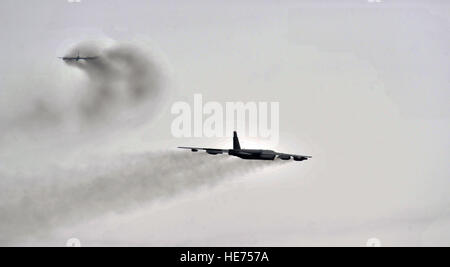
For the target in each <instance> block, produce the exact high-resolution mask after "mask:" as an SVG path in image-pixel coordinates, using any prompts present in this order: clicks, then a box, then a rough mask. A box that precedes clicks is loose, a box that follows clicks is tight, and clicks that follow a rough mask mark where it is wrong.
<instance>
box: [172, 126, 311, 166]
mask: <svg viewBox="0 0 450 267" xmlns="http://www.w3.org/2000/svg"><path fill="white" fill-rule="evenodd" d="M178 148H182V149H190V150H191V151H192V152H198V151H199V150H205V151H206V153H208V154H211V155H217V154H223V153H227V154H228V155H230V156H235V157H239V158H241V159H253V160H274V159H275V158H276V157H278V158H279V159H282V160H290V159H291V158H293V159H294V160H295V161H303V160H307V159H309V158H311V156H303V155H294V154H286V153H279V152H276V151H273V150H264V149H243V148H241V145H240V144H239V138H238V136H237V133H236V132H234V133H233V149H217V148H201V147H184V146H182V147H178Z"/></svg>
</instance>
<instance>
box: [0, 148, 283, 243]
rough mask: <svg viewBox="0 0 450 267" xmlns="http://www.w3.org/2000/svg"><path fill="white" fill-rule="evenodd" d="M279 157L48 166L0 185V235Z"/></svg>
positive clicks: (160, 156)
mask: <svg viewBox="0 0 450 267" xmlns="http://www.w3.org/2000/svg"><path fill="white" fill-rule="evenodd" d="M283 162H284V161H281V160H275V161H245V160H241V159H237V158H230V157H228V156H226V155H216V156H211V155H207V154H190V153H188V152H183V151H181V152H175V151H174V152H172V151H165V152H154V153H145V154H136V155H130V156H121V157H118V158H115V159H112V160H108V161H107V162H103V163H100V164H95V163H93V164H91V165H90V166H86V165H82V166H80V167H79V168H72V169H55V168H52V169H51V170H48V171H47V172H43V173H35V174H33V177H25V179H27V178H30V181H34V182H33V183H22V184H21V185H20V186H17V185H16V187H15V188H14V192H5V190H8V189H7V188H5V187H4V186H3V185H2V187H1V191H3V192H1V197H0V200H1V204H0V214H1V220H0V241H2V242H6V243H8V242H13V241H14V242H20V240H22V239H24V238H25V239H26V238H32V237H33V236H35V235H36V234H39V235H42V234H45V233H46V232H48V231H51V229H54V228H56V227H58V226H64V225H73V224H77V223H78V222H86V221H89V220H90V219H93V218H95V217H97V216H101V215H104V214H107V213H111V212H123V211H126V210H132V209H133V208H137V207H139V206H140V205H143V204H149V203H151V201H152V200H155V199H164V198H170V197H173V196H175V195H177V194H179V193H181V192H183V191H185V190H195V189H198V188H201V187H204V186H213V185H215V184H217V183H219V182H221V181H223V180H224V179H225V178H231V177H233V176H236V175H239V176H242V175H245V174H247V173H249V172H252V171H256V170H260V169H263V168H265V167H269V166H277V165H279V164H282V163H283ZM0 175H2V174H0ZM4 175H5V174H3V175H2V176H4ZM9 175H10V177H2V180H1V181H2V183H4V181H5V180H9V181H11V180H14V179H18V180H23V179H24V177H23V176H21V177H15V176H14V174H9ZM17 175H19V174H17ZM36 176H37V177H36ZM36 179H38V180H36ZM22 241H23V240H22Z"/></svg>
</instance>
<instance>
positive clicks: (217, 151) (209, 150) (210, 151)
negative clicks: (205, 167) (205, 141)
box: [178, 146, 228, 155]
mask: <svg viewBox="0 0 450 267" xmlns="http://www.w3.org/2000/svg"><path fill="white" fill-rule="evenodd" d="M178 148H181V149H190V150H191V151H192V152H197V151H199V150H205V151H206V153H208V154H212V155H216V154H223V153H228V149H218V148H205V147H186V146H179V147H178Z"/></svg>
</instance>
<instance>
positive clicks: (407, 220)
mask: <svg viewBox="0 0 450 267" xmlns="http://www.w3.org/2000/svg"><path fill="white" fill-rule="evenodd" d="M449 7H450V5H449V4H448V3H447V1H389V0H384V1H382V2H381V3H371V2H369V1H364V0H354V1H226V2H225V1H119V0H114V1H113V0H108V1H106V0H82V1H81V2H80V3H68V2H67V1H64V0H58V1H57V0H45V1H44V0H41V1H23V0H21V1H1V3H0V29H1V31H0V36H1V40H2V42H0V51H1V53H2V56H1V58H2V60H1V62H2V63H1V64H0V90H1V91H0V105H1V106H0V111H1V112H2V113H1V114H0V127H1V131H2V136H0V137H1V138H2V139H0V145H1V146H2V147H3V149H2V151H1V152H0V159H2V162H3V164H2V163H0V175H3V177H0V178H1V179H3V181H2V186H3V189H2V190H4V191H8V192H9V193H10V194H12V195H14V194H15V193H14V191H15V190H16V188H17V187H18V183H19V182H17V181H16V180H15V179H19V180H21V179H20V178H21V173H23V172H31V173H33V172H34V170H36V169H38V170H42V173H44V174H45V173H51V172H52V170H53V168H54V165H53V164H54V162H55V161H58V162H60V163H61V162H62V163H61V164H64V166H68V168H75V167H76V168H79V166H81V165H83V164H90V165H89V166H91V168H94V167H92V166H95V162H94V163H93V162H90V163H86V162H85V161H87V160H86V158H88V157H91V156H93V157H96V158H97V159H98V158H100V159H101V161H102V164H106V165H109V164H116V161H115V160H110V159H109V158H115V155H118V154H124V153H132V154H134V153H145V152H148V151H156V150H166V149H173V148H174V147H176V146H178V145H199V146H230V145H231V141H230V140H228V139H225V138H224V139H217V138H184V139H176V138H173V137H172V135H171V133H170V124H171V122H172V120H173V118H174V115H172V114H170V105H171V104H172V103H173V102H175V101H179V100H182V101H188V102H190V101H192V99H193V94H194V93H201V94H202V95H203V98H204V100H205V101H218V102H225V101H244V102H245V101H267V102H270V101H278V102H279V103H280V140H279V144H278V146H276V147H269V148H273V149H276V150H280V151H286V152H291V153H299V154H308V155H312V156H313V159H312V160H310V161H306V162H301V163H298V162H291V163H289V164H284V165H281V166H270V167H268V168H264V169H262V170H261V169H257V170H256V171H252V172H248V171H246V170H245V169H243V175H231V176H227V177H226V179H223V180H221V183H217V184H215V185H214V186H207V187H197V188H195V189H194V190H189V191H185V192H184V193H182V194H179V195H175V196H173V197H170V198H165V199H164V200H159V201H157V202H155V201H145V200H142V203H141V202H139V205H137V206H136V205H133V206H132V207H131V206H130V208H129V209H128V208H127V207H124V208H121V209H119V211H117V210H116V209H112V208H111V210H106V212H104V211H102V213H99V214H98V216H88V217H82V218H80V220H79V221H77V220H75V221H74V219H73V218H72V219H71V223H68V224H61V225H55V227H54V231H50V232H47V231H46V232H45V233H41V234H40V235H37V236H36V235H34V234H33V235H30V236H29V238H28V239H26V240H25V241H23V240H20V242H22V241H23V242H24V243H25V244H30V243H27V242H31V244H35V243H33V242H36V243H37V244H47V242H48V243H50V244H59V243H61V244H64V243H65V240H66V239H67V238H69V237H74V236H75V237H77V238H80V239H81V240H82V242H84V243H85V244H93V245H97V244H109V245H114V244H122V245H126V244H128V245H135V244H143V245H189V244H199V245H254V244H255V245H365V242H366V241H367V239H369V238H372V237H376V238H379V239H380V240H381V242H382V243H383V244H388V245H399V244H401V245H429V244H433V245H440V244H444V245H449V244H450V228H449V225H450V220H449V219H450V218H449V216H450V213H449V212H450V211H449V210H448V207H449V204H450V198H449V195H450V194H449V193H450V192H449V188H450V181H449V177H450V175H449V167H448V166H449V165H448V159H449V145H450V143H449V138H448V137H449V134H450V131H449V130H450V129H449V120H450V109H449V105H448V104H449V101H448V100H449V99H450V90H449V89H450V86H449V85H450V84H449V77H450V75H449V74H450V73H449V71H450V66H449V64H450V58H449V57H450V56H449V47H450V46H449V43H450V42H449V38H450V34H449V30H450V28H449V26H450V24H449V11H450V9H449ZM92 39H95V40H109V41H112V42H117V43H121V42H130V41H133V42H139V43H140V44H141V45H142V44H145V46H148V47H149V49H150V50H149V51H152V52H151V53H152V58H153V59H155V61H158V62H159V64H160V66H161V72H163V73H164V75H165V78H166V79H167V81H168V83H167V84H168V85H167V86H166V87H165V88H164V90H166V91H167V92H166V93H167V94H166V95H165V96H166V98H165V99H164V103H163V104H162V105H161V107H160V108H159V110H160V111H159V112H157V114H156V115H153V113H152V115H148V117H149V118H150V117H151V118H153V119H151V120H150V119H149V120H148V123H146V124H143V125H142V124H140V126H138V127H135V126H133V128H128V127H126V126H123V125H121V126H120V127H115V126H111V125H110V124H108V126H107V127H106V126H105V128H104V129H103V130H101V131H97V130H96V131H94V133H92V135H91V131H89V132H90V133H89V134H84V135H81V136H79V135H78V134H74V132H77V130H74V129H78V128H77V126H73V125H72V126H70V125H69V127H68V128H64V127H61V126H59V125H58V127H57V128H48V130H46V129H47V128H46V127H47V126H42V127H39V125H40V124H41V121H40V120H38V126H37V128H38V129H39V128H44V129H39V130H35V128H33V131H32V134H31V133H30V132H29V130H28V128H27V127H28V125H29V124H30V125H31V124H32V121H36V120H35V119H32V118H34V117H25V118H24V117H20V116H18V115H17V114H21V113H22V111H23V110H27V109H29V108H30V105H29V103H33V105H35V103H36V102H35V100H34V99H44V100H43V101H44V102H45V103H47V102H48V103H57V106H58V108H61V107H67V108H61V109H58V110H64V112H65V111H66V110H68V109H69V108H70V106H71V103H72V100H73V96H75V95H77V94H78V92H79V90H81V89H80V87H81V86H82V85H83V84H84V83H85V82H86V77H84V76H83V73H82V72H81V71H80V70H78V69H76V68H70V67H69V66H67V65H65V64H63V63H62V62H60V61H59V60H58V59H57V58H56V57H58V56H63V55H64V54H65V53H67V51H69V50H70V49H71V48H72V47H73V46H75V45H77V44H78V43H80V42H83V41H86V40H92ZM30 99H33V100H30ZM30 101H31V102H30ZM31 110H32V111H33V109H31ZM24 114H28V113H26V112H25V113H24ZM64 114H65V113H64ZM67 114H68V115H64V116H63V119H64V120H67V121H71V120H72V117H71V115H70V114H71V113H67ZM139 114H140V116H142V114H141V113H139ZM24 116H28V115H24ZM144 116H145V115H144ZM39 118H40V117H39ZM11 121H12V122H13V123H12V124H11ZM6 122H8V123H6ZM16 124H18V125H19V126H17V127H16V126H14V125H16ZM11 125H13V126H14V127H15V128H14V127H13V126H11ZM23 125H25V126H23ZM104 132H108V134H107V135H106V134H105V133H104ZM246 140H247V142H248V143H252V142H254V141H255V140H250V139H246V137H245V135H241V145H242V146H244V147H245V144H246ZM260 144H261V145H264V144H265V143H264V142H260ZM179 153H183V152H179ZM215 162H216V164H219V165H220V164H221V163H220V161H218V162H217V161H215ZM83 166H84V165H83ZM115 166H116V165H115ZM123 168H125V169H127V168H128V167H123ZM129 168H131V169H132V168H133V167H129ZM244 170H245V172H244ZM91 172H92V171H91V169H89V168H88V171H87V175H86V177H87V178H86V177H85V179H89V177H95V175H92V173H91ZM11 173H13V174H14V175H11ZM35 173H38V174H36V175H33V174H27V177H28V176H30V177H32V178H29V179H31V180H33V181H36V182H37V183H39V182H38V181H39V180H40V179H41V178H44V177H43V176H42V175H43V174H40V173H41V172H35ZM244 173H245V175H244ZM69 175H70V177H74V176H73V174H67V177H69ZM44 176H45V175H44ZM56 176H65V174H64V172H58V175H56ZM14 177H15V178H14ZM17 177H19V178H17ZM67 177H63V178H62V179H64V178H67ZM75 177H76V176H75ZM45 178H47V176H45ZM126 178H127V177H126V175H125V177H124V179H126ZM27 179H28V178H27ZM27 179H24V180H25V181H28V180H27ZM117 179H119V178H117ZM25 185H26V187H28V186H27V182H25ZM28 185H29V187H30V188H31V189H29V190H31V191H32V188H33V186H34V183H32V182H30V184H28ZM69 192H70V190H69ZM69 194H70V193H69ZM92 194H96V192H92ZM25 195H26V194H25ZM34 195H39V194H34ZM31 196H33V193H31ZM21 197H22V196H21ZM125 197H126V196H125ZM5 207H6V208H7V206H5ZM108 207H109V206H108ZM18 212H19V213H20V211H18ZM1 216H2V215H0V219H1V220H3V222H5V221H6V220H7V218H2V217H1ZM30 220H31V219H30ZM4 225H6V223H4ZM4 225H3V226H4ZM2 229H8V228H2ZM4 236H6V235H4Z"/></svg>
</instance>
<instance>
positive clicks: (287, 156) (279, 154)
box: [275, 152, 311, 161]
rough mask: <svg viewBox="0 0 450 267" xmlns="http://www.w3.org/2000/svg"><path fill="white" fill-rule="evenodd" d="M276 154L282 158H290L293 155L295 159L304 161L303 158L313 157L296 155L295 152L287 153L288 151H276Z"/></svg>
mask: <svg viewBox="0 0 450 267" xmlns="http://www.w3.org/2000/svg"><path fill="white" fill-rule="evenodd" d="M275 154H276V155H277V156H278V157H279V158H280V159H290V158H291V157H292V158H293V159H294V160H295V161H303V160H307V159H309V158H311V156H304V155H295V154H286V153H279V152H275Z"/></svg>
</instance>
